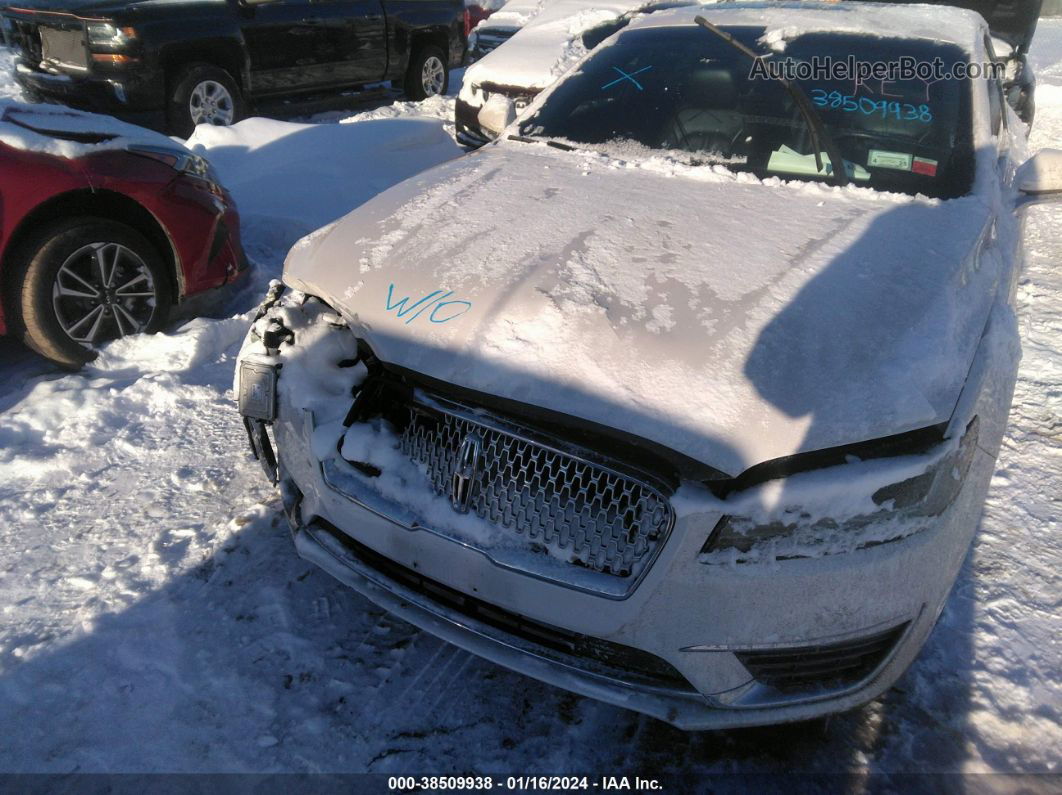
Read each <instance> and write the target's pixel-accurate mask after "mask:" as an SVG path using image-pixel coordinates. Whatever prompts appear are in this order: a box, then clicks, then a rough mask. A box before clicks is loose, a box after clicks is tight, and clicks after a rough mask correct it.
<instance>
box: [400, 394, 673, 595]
mask: <svg viewBox="0 0 1062 795" xmlns="http://www.w3.org/2000/svg"><path fill="white" fill-rule="evenodd" d="M470 434H471V435H473V436H475V437H477V438H478V441H479V443H480V453H479V457H478V461H477V466H476V467H475V471H474V475H473V476H472V482H471V493H470V495H469V498H468V510H469V512H470V513H474V514H476V515H478V516H479V517H480V518H482V519H484V520H486V521H488V522H491V523H492V524H495V525H498V526H501V527H504V528H507V529H509V530H512V531H513V532H514V533H515V534H518V535H523V536H525V537H526V538H527V540H528V541H529V542H530V543H531V544H533V545H540V546H542V547H546V548H548V549H549V551H550V552H551V553H552V554H553V555H554V556H559V557H561V558H562V559H565V560H567V561H568V562H570V563H573V564H575V565H581V566H584V567H586V568H588V569H591V570H593V571H597V572H603V573H605V574H611V575H615V576H618V577H629V576H632V575H636V574H638V573H640V571H641V570H642V569H643V568H644V567H645V566H646V565H647V564H648V562H649V561H650V560H651V559H652V557H653V554H654V553H655V551H656V548H657V546H658V545H659V544H660V542H661V541H662V540H663V538H664V536H665V535H666V534H667V532H668V530H669V529H670V527H671V523H672V521H673V515H674V514H673V510H672V508H671V503H670V502H668V500H667V498H666V497H665V496H664V495H663V494H661V493H660V492H659V491H657V490H656V489H654V488H653V487H651V486H649V485H648V484H646V483H643V482H640V481H638V480H636V479H634V478H631V477H627V476H625V475H622V474H619V473H617V472H613V471H612V470H609V469H606V468H604V467H601V466H598V465H596V464H593V463H590V462H588V461H584V460H582V459H581V458H578V457H576V456H574V455H569V454H567V453H564V452H560V451H557V450H554V449H551V448H549V447H546V446H543V445H540V444H538V443H537V442H534V441H529V440H528V439H524V438H521V437H519V436H516V435H513V434H510V433H507V432H505V431H503V430H500V429H498V428H494V427H488V426H485V425H480V424H479V423H476V422H472V421H470V420H468V419H466V418H464V417H460V416H457V415H454V414H450V413H445V412H432V413H430V414H428V413H425V412H421V411H417V410H414V409H411V418H410V422H409V424H408V425H407V426H406V429H405V431H404V432H403V435H402V451H403V453H405V454H406V455H408V456H409V457H410V458H411V459H412V460H413V461H415V462H417V463H418V464H420V465H421V466H423V467H424V468H425V469H426V470H427V474H428V478H429V479H430V481H431V485H432V487H433V488H434V490H435V492H436V493H437V494H441V495H447V496H451V494H452V491H451V490H452V488H453V485H452V484H453V479H454V477H453V476H454V472H455V469H456V467H457V466H458V463H459V462H458V459H459V455H460V450H461V446H462V442H464V440H465V439H466V437H468V436H469V435H470Z"/></svg>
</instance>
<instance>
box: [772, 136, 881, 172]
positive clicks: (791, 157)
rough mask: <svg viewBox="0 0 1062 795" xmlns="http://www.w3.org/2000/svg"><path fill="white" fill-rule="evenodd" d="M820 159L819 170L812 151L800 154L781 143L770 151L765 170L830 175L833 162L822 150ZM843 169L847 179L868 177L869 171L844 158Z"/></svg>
mask: <svg viewBox="0 0 1062 795" xmlns="http://www.w3.org/2000/svg"><path fill="white" fill-rule="evenodd" d="M820 160H821V161H822V170H821V171H820V170H819V168H818V165H817V164H816V162H815V155H814V153H813V154H810V155H802V154H800V152H797V151H796V150H794V149H791V148H789V147H788V146H786V145H785V144H783V145H782V146H781V147H780V148H779V149H776V150H774V151H773V152H771V158H770V160H768V161H767V170H768V171H778V172H781V173H784V174H819V175H822V176H825V177H828V176H830V175H832V174H833V164H832V163H830V156H829V155H828V154H826V152H822V153H821V154H820ZM844 170H845V171H846V172H847V174H848V178H849V179H853V180H867V179H870V172H869V171H867V170H866V169H865V168H863V167H862V166H861V165H859V164H858V163H850V162H849V161H847V160H845V161H844Z"/></svg>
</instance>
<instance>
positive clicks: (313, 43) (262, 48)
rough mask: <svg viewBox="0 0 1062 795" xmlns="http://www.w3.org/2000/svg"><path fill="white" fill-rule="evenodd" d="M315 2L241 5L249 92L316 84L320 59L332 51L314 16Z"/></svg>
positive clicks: (291, 0)
mask: <svg viewBox="0 0 1062 795" xmlns="http://www.w3.org/2000/svg"><path fill="white" fill-rule="evenodd" d="M316 5H319V4H315V3H311V2H310V0H272V2H254V3H245V4H243V5H242V6H241V10H242V16H241V28H242V31H243V38H244V41H245V43H246V46H247V54H248V57H249V58H250V85H251V93H252V94H255V95H257V96H262V95H269V94H287V93H292V92H296V91H302V90H306V89H310V88H313V87H315V86H317V85H319V84H320V81H321V63H322V61H324V60H325V59H328V58H329V57H332V55H333V53H331V52H330V51H329V48H328V45H327V42H326V39H327V36H326V32H325V30H324V28H323V27H322V26H321V25H320V24H318V20H317V18H316V16H315V14H316V11H317V9H316V8H315V6H316Z"/></svg>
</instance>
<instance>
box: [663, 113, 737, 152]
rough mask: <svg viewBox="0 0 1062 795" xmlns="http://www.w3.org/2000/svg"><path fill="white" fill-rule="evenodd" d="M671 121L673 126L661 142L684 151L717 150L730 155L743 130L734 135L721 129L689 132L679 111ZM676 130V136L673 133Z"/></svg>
mask: <svg viewBox="0 0 1062 795" xmlns="http://www.w3.org/2000/svg"><path fill="white" fill-rule="evenodd" d="M673 122H674V124H673V127H672V129H671V130H670V131H669V132H668V134H667V136H665V138H664V141H663V143H664V144H665V145H666V146H668V148H670V149H681V150H684V151H686V152H717V153H719V154H721V155H723V157H731V156H733V154H734V147H735V146H736V145H737V142H738V139H740V138H741V134H742V132H743V130H738V131H737V132H736V133H734V135H729V134H728V133H726V132H724V131H722V130H698V131H696V132H694V133H692V134H691V133H690V132H689V131H688V130H687V129H686V126H685V125H684V124H683V123H682V118H681V112H679V113H676V114H675V117H674V119H673ZM676 131H677V132H678V135H677V136H675V135H674V133H675V132H676ZM669 142H673V143H669Z"/></svg>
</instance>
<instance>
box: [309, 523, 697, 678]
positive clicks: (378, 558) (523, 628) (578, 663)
mask: <svg viewBox="0 0 1062 795" xmlns="http://www.w3.org/2000/svg"><path fill="white" fill-rule="evenodd" d="M314 524H315V525H317V526H318V527H320V528H323V529H325V530H326V531H327V532H328V534H329V535H330V536H331V537H332V538H334V539H336V540H337V541H339V543H341V544H342V545H343V546H344V547H345V548H346V550H347V552H348V553H350V554H351V555H353V556H354V557H355V558H357V559H358V560H359V561H360V562H361V563H362V564H363V565H365V566H368V567H369V568H371V569H374V570H375V571H378V572H379V573H380V574H382V575H384V576H385V577H387V578H388V579H390V580H393V581H394V582H397V583H398V584H400V585H401V586H403V587H404V588H408V589H409V590H411V591H414V592H415V593H418V594H421V595H423V596H425V597H427V598H428V599H430V600H431V601H432V602H434V603H436V604H441V605H443V606H444V607H446V608H448V609H450V610H453V611H454V612H457V613H460V614H461V615H464V616H468V617H469V618H473V619H475V620H476V621H478V622H480V623H481V624H486V625H487V626H490V627H493V628H494V629H497V630H500V631H502V632H504V633H505V634H507V635H510V636H512V637H514V638H519V639H520V640H522V641H524V642H525V643H526V644H527V645H528V646H529V647H530V650H531V651H533V652H534V653H536V654H538V655H539V656H542V657H546V658H547V659H553V660H556V661H558V662H562V663H564V664H565V665H570V666H572V667H573V668H579V669H582V670H584V671H587V672H589V673H595V674H598V675H603V676H609V677H611V678H619V679H623V680H627V681H630V680H631V679H632V678H633V679H634V680H636V681H641V682H643V683H645V684H650V685H653V686H656V687H665V688H668V689H670V690H678V691H682V692H688V693H694V692H696V691H695V690H694V688H693V686H692V685H691V684H690V683H689V681H688V680H687V679H686V678H685V677H684V676H683V675H682V674H680V673H679V672H678V670H677V669H676V668H675V667H674V666H672V665H671V663H669V662H667V660H664V659H661V658H660V657H657V656H656V655H655V654H650V653H649V652H647V651H642V650H641V649H635V648H632V647H630V646H624V645H622V644H620V643H613V642H612V641H608V640H601V639H600V638H593V637H590V636H589V635H582V634H580V633H578V632H571V631H570V630H566V629H561V628H560V627H554V626H551V625H549V624H543V623H541V622H539V621H533V620H531V619H529V618H525V617H524V616H521V615H519V614H517V613H512V612H510V611H508V610H504V609H502V608H500V607H496V606H494V605H492V604H489V603H487V602H484V601H483V600H481V599H476V598H475V597H472V596H466V595H465V594H463V593H461V592H460V591H457V590H454V589H453V588H450V587H449V586H447V585H443V584H442V583H440V582H436V581H435V580H431V579H429V578H427V577H425V576H423V575H422V574H420V573H418V572H416V571H413V570H411V569H407V568H406V567H405V566H403V565H401V564H399V563H395V562H394V561H393V560H391V559H390V558H387V557H384V556H383V555H381V554H380V553H378V552H376V551H375V550H372V549H370V548H369V547H367V546H365V545H364V544H361V543H359V542H357V541H355V540H354V539H353V538H351V537H350V536H348V535H347V534H346V533H343V532H342V531H340V530H339V529H337V528H336V527H334V526H333V525H331V524H329V523H328V522H326V521H325V520H323V519H321V518H317V519H315V520H314Z"/></svg>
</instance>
